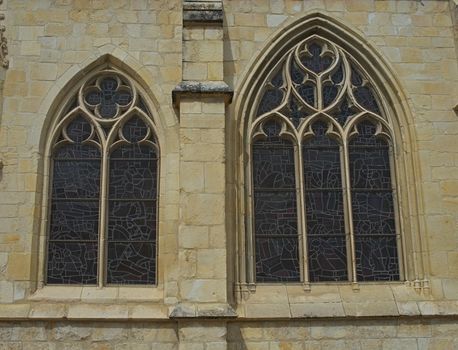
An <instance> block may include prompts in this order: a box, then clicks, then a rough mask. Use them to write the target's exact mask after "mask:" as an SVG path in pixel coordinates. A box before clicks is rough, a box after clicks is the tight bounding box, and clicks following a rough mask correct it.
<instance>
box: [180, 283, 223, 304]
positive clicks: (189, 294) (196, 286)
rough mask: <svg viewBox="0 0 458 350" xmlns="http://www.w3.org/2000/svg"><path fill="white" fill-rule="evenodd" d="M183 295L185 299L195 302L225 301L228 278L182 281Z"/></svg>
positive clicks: (181, 289)
mask: <svg viewBox="0 0 458 350" xmlns="http://www.w3.org/2000/svg"><path fill="white" fill-rule="evenodd" d="M180 291H181V296H182V298H183V299H184V300H189V301H195V302H209V303H216V302H225V301H226V280H224V279H193V280H183V281H181V283H180Z"/></svg>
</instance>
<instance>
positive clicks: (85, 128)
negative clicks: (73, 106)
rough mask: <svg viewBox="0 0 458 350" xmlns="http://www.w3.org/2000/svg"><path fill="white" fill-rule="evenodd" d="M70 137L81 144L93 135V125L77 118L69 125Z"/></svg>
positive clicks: (81, 118)
mask: <svg viewBox="0 0 458 350" xmlns="http://www.w3.org/2000/svg"><path fill="white" fill-rule="evenodd" d="M66 130H67V135H68V137H69V138H70V139H71V140H72V141H75V142H77V143H81V142H83V141H84V140H86V139H87V138H88V137H89V136H90V135H91V124H89V123H88V121H87V120H86V119H84V118H83V117H80V116H79V117H76V118H75V119H73V120H72V121H71V122H70V123H69V124H68V125H67V128H66Z"/></svg>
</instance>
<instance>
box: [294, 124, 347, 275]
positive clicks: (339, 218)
mask: <svg viewBox="0 0 458 350" xmlns="http://www.w3.org/2000/svg"><path fill="white" fill-rule="evenodd" d="M312 130H313V132H314V136H313V137H312V138H309V139H307V140H305V141H304V143H303V147H302V156H303V170H304V181H305V184H304V190H305V214H306V223H307V243H308V259H309V277H310V281H312V282H319V281H340V280H346V279H347V260H346V244H345V223H344V208H343V189H342V174H341V165H340V147H339V144H338V143H337V142H336V141H334V140H332V139H331V138H329V137H328V136H327V135H326V130H327V125H326V124H325V123H323V122H316V123H314V125H313V127H312ZM333 244H334V246H333Z"/></svg>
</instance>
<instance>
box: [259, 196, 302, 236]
mask: <svg viewBox="0 0 458 350" xmlns="http://www.w3.org/2000/svg"><path fill="white" fill-rule="evenodd" d="M254 211H255V220H254V222H255V224H254V229H255V234H256V235H257V236H259V235H296V236H297V209H296V191H289V192H286V191H276V192H265V191H263V192H261V191H255V194H254Z"/></svg>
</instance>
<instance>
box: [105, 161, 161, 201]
mask: <svg viewBox="0 0 458 350" xmlns="http://www.w3.org/2000/svg"><path fill="white" fill-rule="evenodd" d="M124 159H125V158H124ZM124 159H120V160H113V159H112V160H110V184H109V191H110V196H111V197H112V198H123V199H129V198H130V199H132V198H134V199H135V198H137V199H151V198H155V196H156V192H157V160H155V159H151V160H149V159H141V160H135V159H129V160H127V159H126V160H124Z"/></svg>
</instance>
